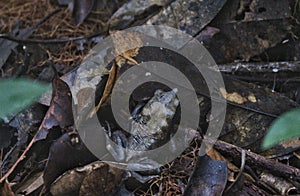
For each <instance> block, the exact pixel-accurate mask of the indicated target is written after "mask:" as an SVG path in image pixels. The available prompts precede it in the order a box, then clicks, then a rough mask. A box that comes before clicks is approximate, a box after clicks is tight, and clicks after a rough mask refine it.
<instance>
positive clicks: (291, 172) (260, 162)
mask: <svg viewBox="0 0 300 196" xmlns="http://www.w3.org/2000/svg"><path fill="white" fill-rule="evenodd" d="M203 141H204V142H207V143H208V144H211V145H214V148H215V149H217V150H218V151H220V152H221V153H224V154H228V155H230V156H231V157H233V158H236V159H239V157H240V155H241V153H242V151H243V149H242V148H240V147H237V146H234V145H232V144H229V143H226V142H223V141H220V140H217V141H215V140H213V139H211V138H208V137H204V139H203ZM245 152H246V157H247V158H246V164H247V165H249V166H251V167H252V166H254V167H256V168H259V169H261V170H268V171H270V172H272V173H273V174H276V175H278V176H282V177H286V178H289V179H294V180H297V181H299V182H300V169H298V168H295V167H292V166H288V165H285V164H283V163H280V162H277V161H275V160H272V159H268V158H266V157H263V156H261V155H258V154H256V153H254V152H250V151H245Z"/></svg>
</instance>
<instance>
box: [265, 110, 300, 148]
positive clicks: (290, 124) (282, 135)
mask: <svg viewBox="0 0 300 196" xmlns="http://www.w3.org/2000/svg"><path fill="white" fill-rule="evenodd" d="M299 136H300V108H296V109H293V110H291V111H288V112H286V113H284V114H283V115H281V116H280V117H279V118H278V119H276V120H275V121H274V122H273V123H272V124H271V127H270V128H269V130H268V133H267V135H266V136H265V139H264V141H263V144H262V147H263V148H264V149H267V148H270V147H272V146H274V145H276V144H278V143H280V142H282V141H285V140H288V139H292V138H295V137H299Z"/></svg>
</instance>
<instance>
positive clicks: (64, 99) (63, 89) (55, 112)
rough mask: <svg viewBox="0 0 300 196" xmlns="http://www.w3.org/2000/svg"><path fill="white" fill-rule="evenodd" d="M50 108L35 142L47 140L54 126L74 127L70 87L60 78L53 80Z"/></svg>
mask: <svg viewBox="0 0 300 196" xmlns="http://www.w3.org/2000/svg"><path fill="white" fill-rule="evenodd" d="M52 84H53V92H52V100H51V103H50V107H49V109H48V111H47V113H46V116H45V118H44V120H43V122H42V124H41V126H40V128H39V130H38V133H37V135H36V137H35V141H38V140H42V139H45V138H46V137H47V134H48V131H49V129H51V128H52V127H54V126H60V127H61V128H65V127H67V126H70V125H73V123H74V122H73V113H72V97H71V92H70V89H69V87H68V85H67V84H66V83H65V82H64V81H62V80H61V79H59V78H55V79H54V80H53V83H52Z"/></svg>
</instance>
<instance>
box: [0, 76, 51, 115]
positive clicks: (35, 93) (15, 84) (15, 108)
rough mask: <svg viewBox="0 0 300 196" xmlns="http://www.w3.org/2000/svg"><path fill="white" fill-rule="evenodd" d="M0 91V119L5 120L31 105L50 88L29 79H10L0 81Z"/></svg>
mask: <svg viewBox="0 0 300 196" xmlns="http://www.w3.org/2000/svg"><path fill="white" fill-rule="evenodd" d="M0 90H1V91H2V93H1V94H0V108H1V109H0V117H1V118H3V117H5V116H7V115H9V114H13V113H16V112H19V111H20V110H22V109H24V108H25V107H27V106H28V105H30V104H31V103H32V102H33V101H35V100H37V98H38V97H39V96H41V95H42V94H43V93H45V92H46V91H47V90H48V86H47V85H45V84H41V83H37V82H33V81H31V80H28V79H14V80H12V79H8V80H0ZM4 91H5V93H3V92H4Z"/></svg>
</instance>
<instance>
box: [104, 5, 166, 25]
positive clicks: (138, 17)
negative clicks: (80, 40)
mask: <svg viewBox="0 0 300 196" xmlns="http://www.w3.org/2000/svg"><path fill="white" fill-rule="evenodd" d="M170 2H171V0H152V1H144V0H135V1H128V2H127V3H125V4H124V5H123V6H122V7H120V8H119V9H118V10H117V11H116V12H115V13H114V14H113V16H112V17H111V18H110V21H109V25H110V28H111V29H125V28H128V27H130V26H132V25H133V24H142V23H144V21H145V20H146V19H147V18H149V17H150V16H152V15H153V14H155V13H157V12H158V11H159V10H160V9H161V8H163V7H164V6H166V5H168V4H169V3H170Z"/></svg>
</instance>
